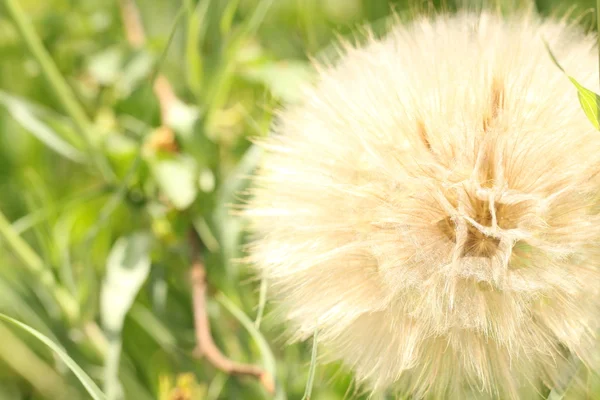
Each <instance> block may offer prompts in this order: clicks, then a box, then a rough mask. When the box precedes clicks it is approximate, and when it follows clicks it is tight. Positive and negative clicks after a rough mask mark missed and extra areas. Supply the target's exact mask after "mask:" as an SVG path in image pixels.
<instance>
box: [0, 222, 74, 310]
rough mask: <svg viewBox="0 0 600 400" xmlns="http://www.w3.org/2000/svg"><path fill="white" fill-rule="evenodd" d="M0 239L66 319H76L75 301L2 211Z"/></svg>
mask: <svg viewBox="0 0 600 400" xmlns="http://www.w3.org/2000/svg"><path fill="white" fill-rule="evenodd" d="M0 238H3V239H4V240H5V241H6V243H7V244H8V245H9V246H10V247H11V248H12V250H13V252H14V253H15V255H16V256H17V257H18V258H19V259H20V260H21V261H22V262H23V264H25V266H26V267H27V268H28V269H29V271H30V272H31V273H32V274H33V275H35V276H36V277H37V278H38V280H39V282H40V283H41V284H42V286H43V287H44V288H45V289H46V290H48V292H50V293H51V294H52V295H53V297H54V300H55V301H56V302H57V303H58V304H59V306H60V307H61V310H62V312H63V313H64V314H65V315H66V316H67V318H69V320H74V319H76V318H77V316H78V314H79V304H78V303H77V300H76V299H75V298H74V297H73V296H71V294H70V293H69V292H68V291H67V290H66V289H65V288H63V287H62V286H60V285H58V284H57V283H56V280H55V279H54V275H53V274H52V272H51V271H50V269H49V268H47V267H46V265H45V264H44V262H43V261H42V259H41V258H40V257H39V256H38V254H37V253H36V252H35V251H34V250H33V249H32V248H31V247H30V246H29V244H28V243H27V242H26V241H25V240H23V238H21V237H20V236H19V235H18V234H17V233H16V232H15V230H14V229H13V227H12V225H11V224H10V222H9V221H8V219H6V217H5V216H4V214H3V213H2V211H0Z"/></svg>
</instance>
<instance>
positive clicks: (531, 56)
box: [245, 13, 600, 399]
mask: <svg viewBox="0 0 600 400" xmlns="http://www.w3.org/2000/svg"><path fill="white" fill-rule="evenodd" d="M544 39H545V40H546V41H547V42H548V43H549V44H550V46H551V48H552V49H553V51H554V52H555V54H556V56H557V57H558V59H559V60H560V61H561V63H562V64H563V66H564V67H565V69H566V70H567V71H569V73H570V74H572V75H573V76H575V77H576V78H577V79H578V80H580V81H581V82H583V83H585V84H588V86H592V85H593V83H592V82H594V77H595V75H596V72H595V71H596V70H597V66H596V58H595V55H594V54H595V53H594V50H593V48H594V39H593V38H591V37H587V36H585V35H583V34H581V33H579V32H578V31H577V30H576V29H574V28H573V27H569V26H567V25H566V24H563V23H559V22H541V21H538V20H537V19H536V18H535V17H533V16H521V17H512V18H509V19H503V18H501V17H499V16H496V15H493V14H489V13H483V14H478V15H474V14H469V13H463V14H459V15H457V16H441V17H436V18H424V19H421V20H417V21H415V22H413V23H412V24H410V25H408V26H399V27H396V28H395V29H393V30H392V32H391V33H390V34H389V35H387V36H386V37H385V38H384V39H381V40H377V39H370V40H369V42H368V43H367V44H366V45H365V46H363V47H361V48H353V47H352V46H345V48H344V52H345V54H344V56H343V57H342V59H341V61H340V62H339V63H338V64H337V65H335V66H322V67H319V68H318V71H319V79H318V82H317V83H316V84H315V85H314V86H312V87H310V88H308V89H307V91H306V93H305V94H304V95H303V97H302V99H303V101H302V102H301V104H300V105H298V106H294V107H290V108H289V109H287V110H285V111H283V112H282V113H281V115H280V118H279V124H278V125H277V127H276V128H275V132H274V134H273V135H272V136H271V137H270V138H269V139H268V140H267V141H266V143H265V148H266V149H267V155H266V156H265V158H264V162H263V163H262V166H261V169H260V171H259V173H258V174H257V176H256V179H255V185H254V198H253V199H252V200H251V201H250V203H249V204H248V207H247V209H246V211H245V213H246V215H248V216H249V218H250V220H251V222H252V227H253V231H254V232H255V234H256V240H255V241H254V242H253V244H252V246H251V248H250V258H251V260H252V262H253V263H255V264H256V265H257V266H258V267H259V268H260V269H261V270H262V271H263V273H264V274H265V276H266V278H267V279H268V282H269V284H270V286H271V293H274V296H275V299H276V300H277V301H278V302H279V304H280V310H281V311H282V315H283V316H284V317H285V319H286V320H287V321H288V323H289V325H290V326H291V328H292V331H293V332H294V337H295V338H297V339H304V338H308V337H310V336H311V335H312V334H313V332H314V330H315V329H316V328H317V327H318V328H319V342H320V344H322V345H323V347H324V348H325V349H328V350H329V352H330V353H331V355H332V357H333V358H337V359H341V360H343V361H344V362H345V363H346V364H347V365H348V366H350V367H351V368H352V369H353V370H354V371H355V374H356V376H357V378H358V379H360V380H361V381H363V382H364V383H365V384H367V385H369V386H370V387H371V388H373V389H374V390H378V389H382V388H390V387H393V388H395V390H397V392H398V393H403V394H412V395H414V396H415V397H416V398H421V397H425V398H432V399H433V398H436V399H465V398H468V397H473V396H475V397H476V398H497V399H509V398H510V399H517V398H520V399H534V398H537V397H538V396H539V390H541V388H542V387H543V385H546V386H549V387H553V386H555V385H558V384H559V383H560V382H559V381H560V379H561V378H562V376H561V369H562V368H563V364H565V362H566V359H567V358H568V357H573V356H574V357H576V358H577V357H578V358H581V359H582V360H583V361H584V362H585V363H587V364H593V363H594V362H595V353H596V352H595V348H596V347H597V342H596V339H595V336H596V332H597V329H598V325H599V322H600V269H599V267H600V215H599V212H600V196H599V194H600V185H599V184H600V179H599V177H598V173H599V172H600V133H598V132H596V131H594V129H593V127H592V125H591V124H590V123H589V122H588V121H587V119H586V117H585V115H584V113H583V112H582V110H581V109H580V106H579V104H578V102H577V98H576V93H575V89H574V88H573V87H572V85H571V83H570V82H569V81H568V79H566V78H565V76H564V75H563V74H562V73H561V72H560V70H558V68H556V66H555V65H553V63H552V61H551V59H550V57H549V55H548V53H547V51H546V49H545V47H544V42H543V40H544Z"/></svg>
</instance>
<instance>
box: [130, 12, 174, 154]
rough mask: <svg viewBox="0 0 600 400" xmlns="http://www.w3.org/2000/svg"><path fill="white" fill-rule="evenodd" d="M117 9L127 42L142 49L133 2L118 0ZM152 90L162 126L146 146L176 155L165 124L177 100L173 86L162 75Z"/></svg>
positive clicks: (141, 30)
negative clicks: (158, 108)
mask: <svg viewBox="0 0 600 400" xmlns="http://www.w3.org/2000/svg"><path fill="white" fill-rule="evenodd" d="M119 7H120V9H121V18H122V19H123V28H124V30H125V36H126V37H127V42H128V43H129V44H130V45H131V47H133V48H134V49H140V48H142V47H144V45H145V44H146V33H145V32H144V25H143V24H142V18H141V16H140V12H139V9H138V8H137V5H136V3H135V0H119ZM152 88H153V90H154V95H155V96H156V98H157V99H158V104H159V106H160V120H161V122H162V126H161V128H160V129H158V130H156V131H155V132H154V134H153V135H152V136H151V137H150V139H149V140H148V145H149V146H150V147H151V148H154V149H155V150H162V151H166V152H169V153H176V152H177V151H178V147H177V141H176V139H175V134H174V133H173V130H172V129H171V128H170V127H168V125H167V124H168V123H169V113H170V112H171V110H172V109H173V106H174V105H175V104H176V103H177V101H179V99H178V98H177V96H176V95H175V91H174V90H173V86H171V83H170V82H169V80H168V79H167V78H166V77H165V76H164V75H163V74H158V75H157V76H156V79H155V80H154V82H153V86H152Z"/></svg>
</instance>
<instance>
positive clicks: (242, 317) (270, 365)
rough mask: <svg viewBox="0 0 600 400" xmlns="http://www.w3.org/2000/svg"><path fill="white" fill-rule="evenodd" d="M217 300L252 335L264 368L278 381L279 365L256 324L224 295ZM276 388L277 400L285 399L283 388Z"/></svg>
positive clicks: (217, 296) (218, 296) (220, 294)
mask: <svg viewBox="0 0 600 400" xmlns="http://www.w3.org/2000/svg"><path fill="white" fill-rule="evenodd" d="M215 299H216V300H217V301H218V302H219V303H220V304H221V305H222V306H223V307H225V308H226V309H227V311H229V312H230V313H231V315H233V316H234V317H235V318H236V319H237V320H238V321H239V322H240V323H241V324H242V326H243V327H244V328H245V329H246V330H247V331H248V333H249V334H250V336H251V337H252V339H253V340H254V341H255V342H256V344H257V346H258V348H259V350H260V354H261V357H262V360H263V366H264V368H265V370H266V371H267V372H269V374H271V377H272V378H273V379H276V377H277V364H276V362H275V356H274V355H273V352H272V351H271V347H269V343H267V340H266V339H265V337H264V336H263V334H262V333H261V332H260V331H259V330H258V329H256V327H255V326H254V323H253V322H252V320H250V318H248V316H247V315H246V313H244V311H242V310H241V309H240V308H239V307H238V306H236V305H235V304H234V303H233V302H232V301H231V300H229V299H228V298H227V297H226V296H225V295H224V294H223V293H219V294H217V295H216V296H215ZM276 387H277V392H276V395H275V399H277V400H281V399H285V393H284V391H283V388H282V387H281V386H280V385H276Z"/></svg>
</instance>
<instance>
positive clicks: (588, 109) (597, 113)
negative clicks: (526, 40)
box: [544, 41, 600, 130]
mask: <svg viewBox="0 0 600 400" xmlns="http://www.w3.org/2000/svg"><path fill="white" fill-rule="evenodd" d="M544 44H545V46H546V50H547V51H548V54H549V55H550V58H551V59H552V62H553V63H554V64H555V65H556V66H557V67H558V69H560V70H561V71H562V72H563V73H564V74H565V75H566V76H567V78H569V80H570V81H571V83H572V84H573V85H574V86H575V87H576V88H577V98H578V99H579V104H581V108H582V109H583V112H584V113H585V115H586V116H587V117H588V119H589V120H590V122H591V123H592V125H594V127H595V128H596V129H597V130H600V96H598V95H597V94H596V93H594V92H593V91H591V90H589V89H587V88H586V87H584V86H583V85H582V84H580V83H579V82H577V80H576V79H575V78H573V77H572V76H571V75H569V74H568V73H567V71H565V69H564V68H563V67H562V66H561V65H560V63H559V62H558V59H557V58H556V56H554V53H552V50H551V49H550V45H549V44H548V42H546V41H544Z"/></svg>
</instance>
